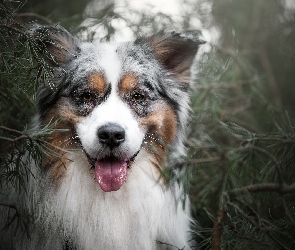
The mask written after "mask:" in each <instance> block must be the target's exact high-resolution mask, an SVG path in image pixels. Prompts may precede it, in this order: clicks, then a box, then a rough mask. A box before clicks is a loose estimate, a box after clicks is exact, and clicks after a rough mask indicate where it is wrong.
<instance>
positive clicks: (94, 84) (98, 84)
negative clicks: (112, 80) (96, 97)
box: [89, 73, 107, 93]
mask: <svg viewBox="0 0 295 250" xmlns="http://www.w3.org/2000/svg"><path fill="white" fill-rule="evenodd" d="M89 87H90V88H92V89H95V90H96V91H97V92H98V93H104V92H105V90H106V87H107V84H106V81H105V78H104V77H103V76H102V75H100V74H98V73H93V74H91V75H90V76H89Z"/></svg>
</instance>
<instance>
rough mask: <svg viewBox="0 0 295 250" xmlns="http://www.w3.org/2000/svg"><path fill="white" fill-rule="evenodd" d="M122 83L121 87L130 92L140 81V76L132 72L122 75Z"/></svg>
mask: <svg viewBox="0 0 295 250" xmlns="http://www.w3.org/2000/svg"><path fill="white" fill-rule="evenodd" d="M120 83H121V86H120V89H121V90H122V91H123V92H125V93H128V92H130V91H131V90H132V89H134V88H135V87H136V85H137V83H138V78H137V76H136V75H134V74H132V73H128V74H126V75H124V76H123V77H122V79H121V81H120Z"/></svg>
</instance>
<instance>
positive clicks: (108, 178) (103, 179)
mask: <svg viewBox="0 0 295 250" xmlns="http://www.w3.org/2000/svg"><path fill="white" fill-rule="evenodd" d="M126 175H127V163H126V162H95V177H96V180H97V182H98V184H99V185H100V187H101V189H102V190H103V191H105V192H110V191H117V190H119V189H120V187H121V186H122V185H123V183H124V182H125V180H126Z"/></svg>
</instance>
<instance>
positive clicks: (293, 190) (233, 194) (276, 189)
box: [228, 183, 295, 197]
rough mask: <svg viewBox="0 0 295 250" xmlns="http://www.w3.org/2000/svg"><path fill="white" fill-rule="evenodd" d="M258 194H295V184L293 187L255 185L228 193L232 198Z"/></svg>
mask: <svg viewBox="0 0 295 250" xmlns="http://www.w3.org/2000/svg"><path fill="white" fill-rule="evenodd" d="M257 192H277V193H279V194H293V193H295V183H293V184H291V185H287V184H277V183H262V184H254V185H249V186H246V187H242V188H235V189H232V190H230V191H228V194H229V196H230V197H236V196H240V195H246V194H249V193H257Z"/></svg>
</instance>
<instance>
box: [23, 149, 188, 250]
mask: <svg viewBox="0 0 295 250" xmlns="http://www.w3.org/2000/svg"><path fill="white" fill-rule="evenodd" d="M72 160H73V162H72V163H71V164H70V166H69V167H68V169H67V173H66V176H65V179H64V180H63V182H62V184H61V186H60V188H59V189H58V190H56V189H55V188H50V186H48V183H47V182H46V181H44V178H42V176H39V175H40V173H38V171H36V172H35V173H34V174H35V175H37V176H36V177H37V178H36V179H33V182H31V189H30V192H29V195H28V199H29V201H30V202H31V201H32V200H35V204H34V205H35V206H33V208H32V212H34V214H35V215H37V214H38V213H40V214H46V216H44V217H41V218H40V219H39V220H37V221H36V222H35V225H36V226H38V227H40V226H41V228H37V227H36V230H37V231H38V232H36V234H32V235H33V236H34V235H36V237H35V238H32V239H31V240H30V241H28V242H22V243H21V248H20V249H44V250H45V249H60V248H61V247H62V246H61V243H62V242H63V235H60V232H61V231H60V225H63V227H64V230H65V234H66V235H69V236H70V238H71V239H74V241H75V243H76V246H77V247H78V249H84V250H94V249H146V250H150V249H177V248H178V249H183V247H185V248H184V249H189V246H188V241H189V240H190V239H189V238H188V237H189V235H190V234H189V230H190V225H189V224H190V218H189V212H188V205H189V204H185V208H184V209H183V204H182V202H181V199H180V196H181V195H182V190H181V189H180V187H179V186H178V184H175V185H174V186H173V187H172V188H171V187H170V188H166V187H165V186H163V185H161V184H160V183H159V182H158V181H157V180H158V177H159V176H158V173H157V172H156V171H155V168H154V167H153V166H152V165H151V164H150V160H152V159H151V158H150V156H149V155H148V154H147V153H146V152H145V151H141V152H140V153H139V155H138V156H137V158H136V161H135V164H134V165H133V167H132V170H131V171H129V173H128V178H127V181H126V183H124V185H123V186H122V187H121V189H120V190H118V191H116V192H108V193H105V192H103V191H102V190H101V189H100V187H99V185H98V184H97V183H96V182H95V181H94V179H93V174H92V173H91V171H90V170H89V168H88V166H87V162H86V157H85V156H84V155H82V154H80V153H76V154H74V153H73V154H72ZM40 180H42V181H41V182H40ZM36 185H39V187H40V189H36ZM40 190H43V191H44V193H40ZM45 190H47V192H45ZM37 204H38V206H36V205H37ZM37 217H38V216H37ZM40 229H43V230H45V233H44V235H43V237H40V232H41V231H40ZM48 232H50V233H48ZM157 241H160V242H162V243H167V244H169V245H172V246H174V247H171V246H170V247H169V245H165V244H159V243H157ZM175 247H176V248H175Z"/></svg>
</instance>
